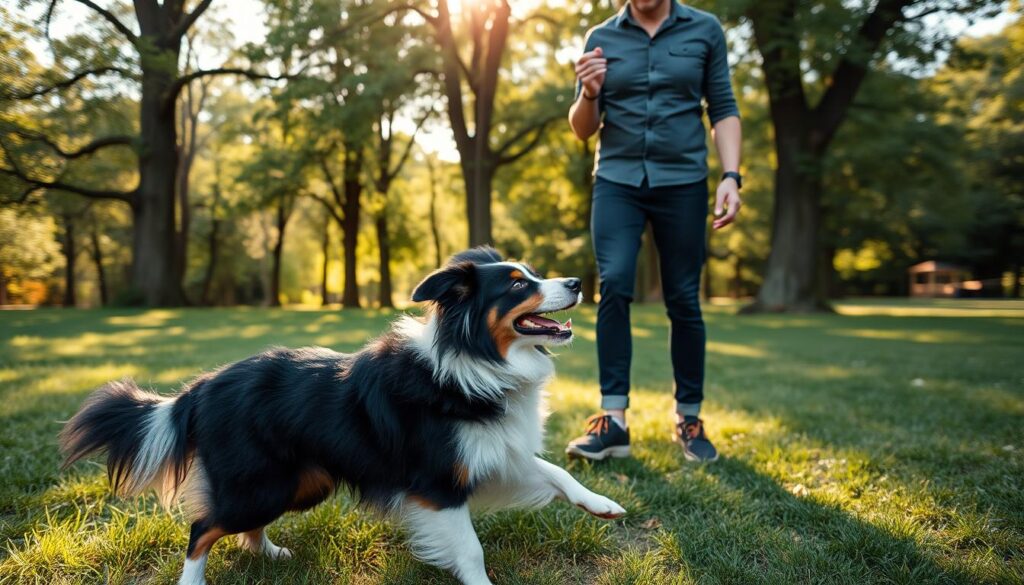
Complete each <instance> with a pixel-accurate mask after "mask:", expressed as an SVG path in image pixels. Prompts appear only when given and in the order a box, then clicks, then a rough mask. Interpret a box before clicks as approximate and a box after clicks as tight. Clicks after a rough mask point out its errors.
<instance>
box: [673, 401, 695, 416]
mask: <svg viewBox="0 0 1024 585" xmlns="http://www.w3.org/2000/svg"><path fill="white" fill-rule="evenodd" d="M676 412H678V413H679V414H681V415H683V416H700V402H694V403H693V404H687V403H685V402H677V403H676Z"/></svg>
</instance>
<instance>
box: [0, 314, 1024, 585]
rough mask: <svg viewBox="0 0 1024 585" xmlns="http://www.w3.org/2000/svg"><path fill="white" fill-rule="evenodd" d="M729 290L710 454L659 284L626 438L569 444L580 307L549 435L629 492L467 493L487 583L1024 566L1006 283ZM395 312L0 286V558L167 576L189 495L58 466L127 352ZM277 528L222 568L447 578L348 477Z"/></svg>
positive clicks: (216, 571)
mask: <svg viewBox="0 0 1024 585" xmlns="http://www.w3.org/2000/svg"><path fill="white" fill-rule="evenodd" d="M858 307H860V308H858ZM1022 307H1024V305H1022ZM734 309H735V306H731V305H728V306H713V307H709V308H708V310H707V311H706V320H707V323H708V339H709V345H708V354H707V355H708V358H707V402H706V403H705V407H704V413H703V414H704V417H705V419H706V420H707V424H708V429H709V433H710V436H711V438H712V439H713V440H714V441H715V443H716V444H717V445H718V447H719V449H720V450H721V451H722V453H723V459H722V460H721V461H719V462H718V463H716V464H713V465H703V466H694V465H690V464H686V463H684V462H683V461H682V457H681V455H680V453H679V448H678V447H677V446H676V445H674V444H673V443H671V442H670V433H671V429H672V426H671V425H672V417H673V413H672V409H673V399H672V390H673V386H672V372H671V367H670V364H669V363H668V359H667V347H666V346H667V341H668V326H667V322H666V318H665V316H664V315H665V313H664V308H663V307H660V306H637V307H635V309H634V315H635V321H634V330H635V332H636V335H635V336H634V371H633V377H632V381H633V392H632V395H631V400H632V408H631V412H630V427H631V433H632V437H633V441H634V444H633V446H634V455H635V456H634V458H632V459H629V460H617V461H612V462H608V463H605V464H601V465H590V464H586V463H583V462H566V461H565V459H564V456H563V454H562V451H563V448H564V445H565V442H566V441H568V440H569V439H571V438H572V437H574V436H576V435H578V434H580V433H581V432H582V429H583V421H584V419H585V418H586V416H587V415H589V414H592V413H594V412H596V410H597V405H598V402H599V395H598V385H597V372H596V363H595V357H596V352H595V347H594V331H593V328H594V317H595V314H594V310H593V309H592V308H590V307H584V308H581V309H580V310H578V311H576V312H574V313H573V323H574V328H575V329H576V331H577V333H578V336H577V340H576V341H575V343H574V344H573V346H572V347H569V348H563V349H560V350H559V352H558V353H559V356H558V357H557V366H558V371H559V375H558V377H557V378H556V380H554V382H553V383H552V385H551V387H550V392H551V400H550V406H551V409H552V415H551V418H550V421H549V425H548V436H547V442H546V447H547V453H546V454H545V457H547V458H548V459H549V460H551V461H554V462H556V463H558V464H560V465H563V466H565V467H566V468H567V469H569V471H570V472H571V473H572V474H573V475H574V476H576V477H577V478H578V479H580V481H581V482H583V483H584V484H585V485H587V486H588V487H590V488H592V489H594V490H595V491H598V492H600V493H604V494H606V495H608V496H609V497H612V498H614V499H616V500H618V501H620V502H621V503H622V504H623V505H624V506H625V507H626V508H627V509H628V511H629V514H628V515H627V516H626V517H625V518H624V519H622V520H619V521H615V522H604V521H601V520H597V519H594V518H591V517H589V516H586V515H585V514H583V513H582V512H581V511H579V510H578V509H576V508H575V507H573V506H570V505H568V504H565V503H555V504H552V505H551V506H550V507H548V508H546V509H544V510H542V511H539V512H521V511H514V512H501V513H497V514H491V515H483V516H479V517H478V518H477V520H476V526H477V528H478V532H479V534H480V537H481V541H482V542H483V546H484V550H485V552H486V554H487V559H488V567H489V569H490V570H491V574H492V577H493V578H494V580H495V582H496V583H501V584H507V583H517V584H518V583H522V584H527V583H529V584H534V583H541V584H546V583H550V584H556V583H557V584H561V583H588V584H589V583H609V584H611V583H637V584H645V583H656V584H660V583H672V584H676V583H680V584H689V583H700V584H702V585H703V584H709V583H723V584H724V583H744V584H745V583H778V584H790V583H857V584H860V583H914V584H917V583H993V584H995V583H999V584H1002V583H1022V582H1024V554H1022V552H1021V551H1024V529H1022V526H1024V496H1022V490H1021V483H1020V478H1021V477H1024V439H1022V435H1021V433H1020V421H1021V420H1022V418H1024V363H1022V361H1021V359H1020V356H1021V355H1024V351H1022V350H1024V336H1022V335H1021V332H1022V331H1024V330H1022V329H1021V324H1022V323H1024V319H1022V318H1020V317H1022V316H1024V313H1021V314H1018V311H1019V310H1020V308H1019V307H1017V305H1015V304H1012V303H1008V304H1001V303H992V302H989V301H968V302H967V303H965V304H962V305H961V304H957V302H952V301H942V302H936V303H933V304H928V303H922V302H918V301H913V302H910V301H908V302H905V303H901V302H889V303H877V302H871V301H863V302H862V301H856V302H854V303H844V304H841V305H840V306H839V310H840V311H841V312H843V313H846V314H847V316H843V315H822V316H801V317H798V318H790V317H784V316H777V315H766V316H751V317H739V316H736V315H734ZM854 313H858V314H859V315H860V316H852V315H853V314H854ZM399 314H400V313H399V312H394V311H383V312H381V311H341V312H339V311H319V310H306V309H304V310H277V309H275V310H263V309H212V310H206V309H204V310H156V311H149V310H120V311H75V312H70V311H59V310H41V311H33V312H18V313H2V312H0V419H2V421H0V422H2V424H0V449H2V454H0V477H3V478H4V479H3V481H2V482H0V540H2V542H3V544H2V545H0V583H4V584H6V583H41V584H42V583H45V584H47V585H49V584H51V583H57V584H64V583H67V584H72V583H73V584H78V583H108V582H109V583H124V584H128V583H157V584H171V583H174V582H175V581H176V579H177V576H178V573H179V571H180V569H181V562H182V557H183V554H184V547H185V543H186V540H187V534H186V532H187V526H186V525H185V524H184V522H183V521H182V520H181V518H180V514H179V513H178V512H177V511H172V512H171V513H168V512H166V511H164V510H162V509H161V508H160V507H159V506H158V505H157V503H156V501H155V498H154V497H152V496H147V497H144V498H139V499H133V500H123V499H120V498H117V497H115V496H113V495H111V494H110V492H109V488H108V486H107V485H106V477H105V470H104V469H103V468H102V466H101V465H100V464H99V463H98V462H96V461H90V462H83V463H80V464H78V465H76V466H75V467H74V468H73V469H71V470H69V471H67V472H64V473H61V472H60V471H59V464H60V458H59V455H58V453H57V449H56V434H57V432H58V431H59V429H60V421H63V420H66V419H67V418H68V417H69V416H70V415H71V414H72V413H73V412H74V411H75V409H76V408H77V407H78V406H79V405H80V404H81V401H82V399H83V398H84V396H85V395H86V394H87V393H88V392H89V391H90V390H91V389H92V388H94V387H96V386H98V385H100V384H102V383H104V382H106V381H108V380H111V379H117V378H121V377H124V376H133V377H136V378H137V379H139V380H140V381H141V382H143V383H145V384H147V385H149V386H151V387H153V388H155V389H156V390H158V391H160V392H164V393H166V392H173V391H175V390H176V389H177V388H178V386H179V385H180V383H181V381H182V380H188V379H190V378H191V377H192V376H193V375H195V374H196V373H198V372H199V371H201V370H203V369H208V368H211V367H216V366H219V365H223V364H225V363H230V362H231V361H233V360H237V359H240V358H243V357H246V356H248V355H251V354H252V353H254V352H257V351H260V350H262V349H265V348H267V347H270V346H274V345H283V346H292V347H297V346H303V345H312V344H327V345H331V346H333V347H335V348H336V349H339V350H344V351H349V350H353V349H355V348H358V347H359V346H360V345H361V344H362V343H363V342H365V341H366V340H367V339H368V338H369V337H372V336H374V335H376V334H378V333H379V332H381V331H383V330H384V329H385V328H386V327H387V324H388V322H389V321H390V320H392V319H394V318H395V317H396V316H397V315H399ZM986 315H992V316H986ZM269 532H270V535H271V537H272V538H273V539H274V540H275V542H278V543H279V544H281V545H282V546H287V547H289V548H291V549H292V551H293V552H294V554H295V558H294V559H292V560H290V561H285V562H274V561H269V560H267V559H265V558H263V557H260V556H258V555H254V554H252V553H249V552H246V551H243V550H241V549H239V548H238V547H237V546H236V545H235V544H234V542H233V541H232V540H231V539H225V541H224V543H223V544H218V546H217V548H216V549H215V550H214V553H213V555H212V556H211V559H210V566H209V577H210V580H211V582H212V583H218V584H232V585H241V584H243V583H255V582H265V583H271V582H276V583H315V584H321V583H332V584H333V583H354V584H362V583H367V584H376V583H409V584H419V583H445V584H448V583H454V581H453V580H452V578H451V577H450V576H449V575H447V574H446V573H444V572H443V571H438V570H435V569H431V568H428V567H425V566H424V565H422V564H421V563H419V562H417V561H415V559H413V558H412V556H411V555H410V554H409V552H408V550H407V548H406V547H405V545H404V543H403V539H402V534H401V529H400V528H399V527H396V526H393V525H391V524H390V523H387V522H381V521H380V519H379V518H377V517H376V516H374V515H371V514H368V513H366V512H365V511H363V510H360V509H359V508H358V507H357V506H356V505H355V504H354V503H353V501H352V500H351V498H350V497H349V495H347V494H345V493H340V494H338V495H336V496H334V497H332V498H331V499H329V500H328V501H327V502H325V503H324V504H323V505H322V506H320V507H318V508H316V509H314V510H311V511H308V512H305V513H302V514H287V515H285V516H284V517H283V518H282V519H281V520H279V521H278V522H276V523H274V524H273V525H272V526H271V527H270V528H269Z"/></svg>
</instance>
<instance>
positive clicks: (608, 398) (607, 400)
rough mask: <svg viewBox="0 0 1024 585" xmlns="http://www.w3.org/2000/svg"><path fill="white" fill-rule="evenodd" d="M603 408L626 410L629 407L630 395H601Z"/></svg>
mask: <svg viewBox="0 0 1024 585" xmlns="http://www.w3.org/2000/svg"><path fill="white" fill-rule="evenodd" d="M601 408H603V409H605V410H620V409H622V410H625V409H627V408H629V396H626V395H624V394H605V395H604V396H601Z"/></svg>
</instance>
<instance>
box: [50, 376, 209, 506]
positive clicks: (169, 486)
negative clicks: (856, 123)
mask: <svg viewBox="0 0 1024 585" xmlns="http://www.w3.org/2000/svg"><path fill="white" fill-rule="evenodd" d="M191 410H192V396H191V394H190V393H189V392H185V393H183V394H181V395H179V396H177V397H174V398H167V397H162V396H158V395H156V394H153V393H151V392H146V391H144V390H142V389H141V388H139V387H138V385H136V384H135V382H133V381H132V380H127V379H126V380H121V381H118V382H111V383H109V384H107V385H105V386H102V387H101V388H99V389H98V390H96V391H95V392H93V393H92V394H91V395H90V396H89V398H88V399H86V401H85V404H83V405H82V408H81V409H80V410H79V411H78V413H77V414H75V416H74V417H72V418H71V420H69V421H68V422H67V423H66V424H65V425H64V428H63V430H61V433H60V448H61V452H62V453H63V454H64V457H65V459H64V467H65V468H67V467H68V466H70V465H71V464H73V463H74V462H76V461H78V460H79V459H81V458H83V457H86V456H87V455H90V454H92V453H96V452H101V451H106V453H107V476H108V478H109V479H110V483H111V484H112V485H113V488H114V491H115V492H116V493H118V494H121V495H129V496H133V495H138V494H140V493H141V492H143V491H145V490H146V489H147V488H150V487H152V488H154V489H156V490H157V493H158V494H159V495H160V499H161V501H162V502H163V503H164V505H169V504H170V502H171V501H173V499H174V497H175V494H176V493H177V490H178V486H180V485H181V484H182V482H184V480H185V475H186V474H187V473H188V467H189V463H190V460H191V449H190V448H189V442H188V424H189V418H190V414H191V412H190V411H191Z"/></svg>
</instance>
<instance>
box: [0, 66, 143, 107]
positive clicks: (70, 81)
mask: <svg viewBox="0 0 1024 585" xmlns="http://www.w3.org/2000/svg"><path fill="white" fill-rule="evenodd" d="M105 73H118V74H120V75H122V76H123V77H126V78H128V79H131V78H132V72H131V71H128V70H127V69H124V68H122V67H114V66H107V67H96V68H94V69H86V70H85V71H79V72H78V73H75V74H74V75H72V76H71V77H69V78H67V79H63V80H61V81H58V82H57V83H54V84H53V85H49V86H44V87H38V88H36V89H33V90H30V91H28V92H26V93H15V92H14V91H12V90H7V92H0V96H2V95H3V93H8V92H9V93H8V95H7V96H3V97H9V98H11V99H16V100H28V99H32V98H34V97H39V96H43V95H46V94H48V93H50V92H52V91H56V90H58V89H65V88H68V87H71V86H72V85H74V84H76V83H78V82H79V81H81V80H82V79H85V78H86V77H89V76H90V75H103V74H105Z"/></svg>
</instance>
